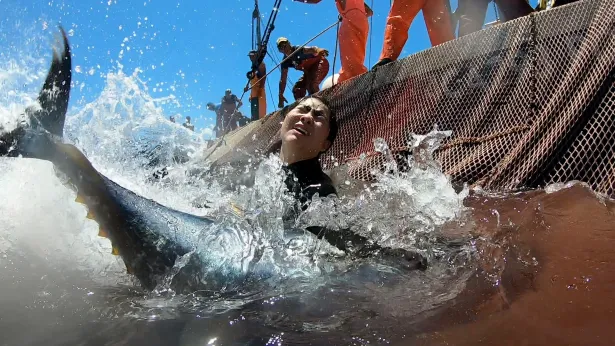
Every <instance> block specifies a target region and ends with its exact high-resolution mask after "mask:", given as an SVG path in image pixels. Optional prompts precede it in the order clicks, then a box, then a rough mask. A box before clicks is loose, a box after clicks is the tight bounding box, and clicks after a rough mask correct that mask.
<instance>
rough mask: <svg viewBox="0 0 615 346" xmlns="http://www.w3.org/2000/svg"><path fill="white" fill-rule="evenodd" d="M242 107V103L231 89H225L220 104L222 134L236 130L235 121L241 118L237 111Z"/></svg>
mask: <svg viewBox="0 0 615 346" xmlns="http://www.w3.org/2000/svg"><path fill="white" fill-rule="evenodd" d="M242 105H243V103H242V102H241V100H240V99H239V98H238V97H237V95H235V94H233V92H232V91H231V89H226V91H225V92H224V97H222V103H221V104H220V109H221V111H222V133H223V134H226V133H228V132H230V131H233V130H235V129H237V120H239V118H240V117H241V116H242V114H241V113H239V111H238V109H239V107H241V106H242Z"/></svg>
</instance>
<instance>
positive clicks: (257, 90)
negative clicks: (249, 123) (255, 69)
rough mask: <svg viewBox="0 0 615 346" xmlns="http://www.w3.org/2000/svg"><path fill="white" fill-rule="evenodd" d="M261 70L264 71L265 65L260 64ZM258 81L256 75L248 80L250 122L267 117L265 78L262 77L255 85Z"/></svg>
mask: <svg viewBox="0 0 615 346" xmlns="http://www.w3.org/2000/svg"><path fill="white" fill-rule="evenodd" d="M261 68H262V70H263V71H266V66H265V63H261V66H260V67H259V70H260V69H261ZM259 79H260V77H258V76H257V74H256V73H255V74H254V77H253V78H252V79H250V86H251V87H252V89H250V110H251V115H252V117H251V120H253V121H254V120H258V119H262V118H264V117H265V115H267V97H266V96H265V80H266V79H267V77H263V79H262V80H261V81H260V82H259V83H258V84H256V82H257V81H258V80H259Z"/></svg>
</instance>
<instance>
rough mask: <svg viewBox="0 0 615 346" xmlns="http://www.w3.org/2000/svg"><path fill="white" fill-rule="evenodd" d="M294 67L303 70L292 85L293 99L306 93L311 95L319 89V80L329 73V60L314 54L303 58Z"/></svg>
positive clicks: (299, 97) (297, 98)
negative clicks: (301, 74)
mask: <svg viewBox="0 0 615 346" xmlns="http://www.w3.org/2000/svg"><path fill="white" fill-rule="evenodd" d="M295 68H296V69H297V70H299V71H303V76H301V78H299V80H298V81H297V83H295V85H294V86H293V96H294V97H295V100H299V99H301V98H303V97H305V95H306V93H308V94H310V95H312V94H316V93H317V92H318V91H320V86H319V85H320V82H322V81H323V79H325V78H326V77H327V73H329V61H328V60H327V59H326V58H325V57H322V56H315V57H311V58H307V59H304V60H303V61H301V63H299V64H298V65H296V66H295Z"/></svg>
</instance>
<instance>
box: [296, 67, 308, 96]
mask: <svg viewBox="0 0 615 346" xmlns="http://www.w3.org/2000/svg"><path fill="white" fill-rule="evenodd" d="M306 73H307V71H303V75H302V76H301V78H299V80H298V81H297V83H295V85H294V86H293V96H294V97H295V101H296V100H299V99H301V98H303V97H305V94H306V93H307V90H306V89H307V88H306V84H307V83H306V77H307V76H306Z"/></svg>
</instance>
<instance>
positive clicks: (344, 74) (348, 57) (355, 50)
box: [335, 0, 369, 83]
mask: <svg viewBox="0 0 615 346" xmlns="http://www.w3.org/2000/svg"><path fill="white" fill-rule="evenodd" d="M335 5H336V6H337V10H338V11H339V13H340V15H341V16H342V24H341V25H340V31H339V35H338V40H339V44H340V59H341V61H342V62H341V64H342V69H341V70H340V72H339V74H340V75H339V78H338V83H340V82H343V81H345V80H348V79H350V78H353V77H356V76H358V75H360V74H363V73H365V72H367V67H365V64H364V62H365V49H366V48H367V34H368V32H369V24H368V23H367V14H366V13H365V4H364V2H363V0H335Z"/></svg>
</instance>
